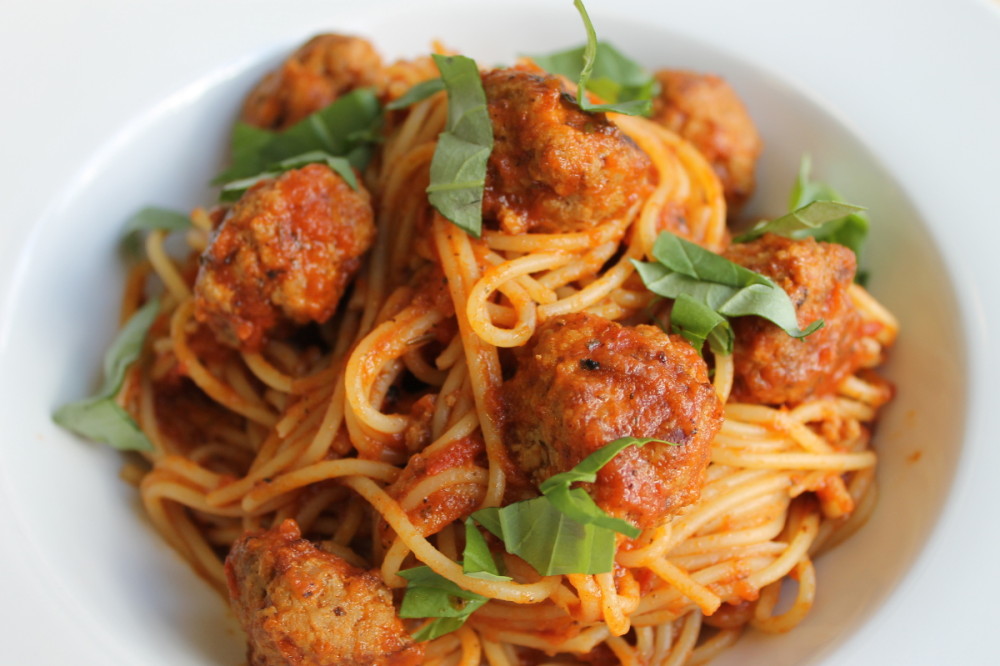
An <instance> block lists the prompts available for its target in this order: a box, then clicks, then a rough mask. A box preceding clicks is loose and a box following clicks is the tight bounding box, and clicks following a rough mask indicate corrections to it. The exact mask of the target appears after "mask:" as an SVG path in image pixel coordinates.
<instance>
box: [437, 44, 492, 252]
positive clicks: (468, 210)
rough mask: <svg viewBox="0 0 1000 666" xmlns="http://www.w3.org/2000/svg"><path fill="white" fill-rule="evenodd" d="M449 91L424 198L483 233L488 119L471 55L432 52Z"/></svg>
mask: <svg viewBox="0 0 1000 666" xmlns="http://www.w3.org/2000/svg"><path fill="white" fill-rule="evenodd" d="M434 62H435V64H436V65H437V67H438V70H439V71H440V72H441V78H442V80H443V81H444V85H445V88H446V89H447V91H448V124H447V126H446V128H445V131H444V132H441V134H440V136H438V142H437V148H436V149H435V150H434V158H433V159H432V160H431V173H430V185H428V187H427V198H428V200H429V201H430V202H431V205H433V206H434V208H436V209H437V210H438V212H439V213H441V214H442V215H443V216H445V217H446V218H448V219H449V220H451V221H452V222H453V223H455V225H456V226H458V227H459V228H461V229H464V230H465V231H467V232H468V233H470V234H472V235H473V236H475V237H476V238H479V236H480V235H481V234H482V226H483V189H484V188H485V187H486V162H487V161H488V160H489V157H490V153H491V152H492V151H493V123H492V122H491V121H490V114H489V111H488V110H487V108H486V92H485V91H484V90H483V81H482V79H481V78H480V76H479V68H478V67H477V66H476V61H475V60H472V59H471V58H466V57H465V56H442V55H438V54H434Z"/></svg>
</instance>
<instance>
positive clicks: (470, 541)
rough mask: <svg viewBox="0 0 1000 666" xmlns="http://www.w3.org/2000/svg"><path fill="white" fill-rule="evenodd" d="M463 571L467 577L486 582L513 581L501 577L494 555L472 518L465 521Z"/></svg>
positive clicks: (508, 577)
mask: <svg viewBox="0 0 1000 666" xmlns="http://www.w3.org/2000/svg"><path fill="white" fill-rule="evenodd" d="M462 571H463V572H464V573H465V575H467V576H473V577H475V578H482V579H484V580H513V579H512V578H511V577H510V576H501V575H500V567H498V566H497V563H496V561H495V560H494V559H493V553H492V552H490V547H489V545H488V544H487V543H486V539H485V537H483V533H482V532H480V531H479V529H478V528H477V527H476V524H475V523H474V522H473V521H472V519H471V518H466V519H465V550H464V551H462Z"/></svg>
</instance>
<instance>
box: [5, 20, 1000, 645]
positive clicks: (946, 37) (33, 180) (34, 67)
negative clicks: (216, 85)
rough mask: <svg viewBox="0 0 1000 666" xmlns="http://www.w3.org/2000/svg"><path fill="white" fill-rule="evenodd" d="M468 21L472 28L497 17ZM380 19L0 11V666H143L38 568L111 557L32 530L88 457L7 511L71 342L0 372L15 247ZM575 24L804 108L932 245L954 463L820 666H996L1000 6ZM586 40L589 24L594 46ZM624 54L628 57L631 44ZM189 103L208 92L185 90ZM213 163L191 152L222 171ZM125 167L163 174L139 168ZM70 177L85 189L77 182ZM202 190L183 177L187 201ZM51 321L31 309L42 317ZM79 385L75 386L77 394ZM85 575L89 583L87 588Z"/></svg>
mask: <svg viewBox="0 0 1000 666" xmlns="http://www.w3.org/2000/svg"><path fill="white" fill-rule="evenodd" d="M356 4H360V3H356ZM435 4H440V3H435ZM466 4H471V3H466ZM480 4H481V5H482V6H483V8H484V12H487V11H488V12H497V11H505V7H506V6H503V7H498V6H497V5H496V4H495V3H480ZM537 4H539V5H541V4H544V5H547V6H553V5H556V6H559V7H563V6H564V5H565V6H566V9H565V11H566V16H567V22H573V21H575V20H576V18H575V14H574V13H573V12H572V9H571V8H570V7H568V5H569V3H568V2H564V3H557V2H554V1H546V2H543V3H537ZM395 6H397V5H396V3H394V2H388V1H386V2H367V3H364V7H358V6H355V7H351V6H349V5H348V4H347V3H343V2H333V1H330V0H327V1H325V2H303V1H295V2H280V3H279V2H266V3H265V2H247V1H240V2H236V1H231V2H207V1H206V0H198V1H192V0H181V1H179V2H142V3H139V2H126V1H121V2H112V1H109V0H96V1H94V0H90V1H87V2H74V1H70V0H66V1H55V0H47V1H45V2H31V3H29V2H21V3H17V4H15V3H13V2H10V1H9V0H7V1H6V2H5V3H4V4H2V5H0V56H2V62H3V67H2V68H0V90H2V91H3V102H2V104H0V146H2V155H3V158H2V160H0V211H2V212H0V215H2V217H0V359H4V361H5V365H3V368H4V369H5V370H8V371H9V370H10V369H12V368H16V367H20V368H21V369H22V370H23V371H22V372H19V373H17V374H16V375H12V374H11V373H10V372H7V374H5V375H3V376H0V382H2V384H0V386H2V387H3V397H4V398H5V400H4V401H3V403H4V404H0V423H3V424H4V426H5V429H6V430H7V432H8V433H9V434H7V435H4V436H3V437H0V510H2V511H3V513H2V514H0V590H2V592H0V600H2V603H0V663H4V664H7V663H11V664H27V663H33V664H34V663H37V664H55V663H129V659H130V656H132V655H135V654H138V652H136V651H135V650H134V649H133V647H134V646H129V645H128V643H129V641H130V640H131V638H130V632H129V630H128V626H127V622H123V623H122V624H121V625H117V626H108V625H106V624H102V622H101V620H102V618H101V617H96V616H92V615H90V614H89V612H88V604H87V599H86V598H83V599H81V596H80V594H79V590H78V589H76V588H74V587H73V584H72V583H67V581H72V580H74V576H76V577H79V576H84V577H85V576H87V575H88V573H87V572H83V573H81V572H74V573H73V575H72V576H68V575H65V572H64V571H62V570H60V569H54V568H53V567H52V566H51V564H50V563H51V562H52V561H59V562H64V561H66V560H67V559H71V556H72V552H73V549H74V547H75V544H78V543H79V540H80V539H109V540H112V539H114V538H116V537H115V534H116V530H115V525H114V521H113V520H111V519H109V520H108V521H105V520H103V518H105V517H104V516H94V515H80V516H79V518H78V520H77V521H75V524H74V526H73V527H72V528H70V529H67V528H66V527H64V526H63V525H62V524H60V523H58V522H56V521H55V520H53V522H52V523H47V522H46V521H45V520H44V517H45V516H53V517H54V518H57V517H60V516H65V515H67V514H69V515H72V512H73V509H74V502H73V496H72V495H69V496H61V495H60V492H59V491H60V489H61V488H62V487H63V485H64V484H66V485H68V486H69V485H72V483H73V481H72V476H71V475H72V474H87V473H88V472H89V468H88V467H87V466H88V465H89V464H90V459H91V457H92V456H88V455H83V454H80V453H79V452H76V451H74V450H72V449H71V448H68V449H67V451H66V457H65V458H59V459H53V460H51V461H46V462H47V463H51V465H52V466H53V470H54V471H53V472H52V476H51V477H50V478H51V479H53V480H54V482H52V481H46V480H45V479H43V478H42V477H39V480H38V482H39V483H53V486H54V487H53V488H52V489H51V502H50V505H48V506H46V507H43V508H42V509H39V508H38V507H36V506H25V496H24V495H23V494H20V493H19V491H18V490H17V489H18V488H19V487H22V486H23V484H24V483H26V477H25V475H33V474H38V470H37V468H32V469H25V468H24V466H19V465H20V464H21V461H23V460H25V459H27V456H26V455H25V454H24V450H25V449H26V448H27V449H30V447H32V446H33V445H36V441H34V438H33V437H32V436H31V435H30V434H27V435H25V433H31V432H32V430H31V427H30V426H31V424H27V425H25V424H24V423H23V420H24V418H25V417H24V414H23V413H15V412H14V411H13V410H11V409H9V408H8V407H6V406H5V405H6V404H10V401H9V400H7V399H6V398H11V397H13V396H14V395H15V394H17V395H18V396H24V395H34V394H33V389H36V390H37V391H38V392H39V393H41V389H40V388H39V385H38V383H37V382H36V381H34V380H33V374H32V365H31V364H37V363H42V364H44V363H46V362H51V363H57V362H59V359H60V358H66V357H67V356H72V355H71V354H70V353H69V352H65V353H63V352H60V351H59V349H61V348H63V347H73V344H74V343H72V342H69V341H70V340H72V339H73V338H74V336H76V335H78V334H79V333H80V332H79V331H75V330H39V331H38V332H37V334H38V336H39V337H40V338H42V339H44V340H46V343H47V344H50V345H52V346H53V349H54V352H53V354H52V357H51V358H33V359H24V361H25V363H24V364H23V365H22V366H16V365H14V364H13V362H12V360H11V359H10V358H5V357H4V354H5V353H7V352H9V347H8V345H9V343H10V340H11V339H13V337H14V332H15V331H16V330H17V327H18V325H19V322H18V321H14V320H12V318H11V317H10V313H11V312H12V311H13V310H14V304H15V300H16V298H17V296H18V295H19V294H23V293H24V290H25V289H29V288H31V287H30V286H29V285H26V284H24V278H25V276H27V275H30V274H31V271H30V270H29V269H30V261H31V258H32V256H33V252H34V251H35V250H36V249H37V247H38V246H39V244H44V243H50V242H56V241H55V239H51V238H39V237H38V236H37V235H36V236H30V234H31V232H32V230H33V229H34V228H36V225H37V224H39V222H40V221H44V220H46V216H48V215H50V214H51V211H53V210H58V209H59V208H60V205H61V201H63V200H65V198H66V197H72V196H77V195H78V190H77V189H74V188H88V189H89V191H92V192H95V193H98V194H102V195H103V194H104V193H105V192H106V196H109V197H112V196H123V193H122V192H121V191H120V190H121V188H126V189H127V187H128V181H127V177H126V176H127V174H125V175H123V176H122V180H121V181H117V182H114V183H108V182H102V181H101V180H100V179H94V178H90V177H91V176H97V175H103V174H105V173H107V171H106V170H103V171H102V170H101V169H100V168H98V167H96V166H94V165H98V166H100V164H101V156H102V155H115V156H117V155H120V154H121V151H123V150H124V151H128V149H129V147H130V143H129V142H130V141H131V140H133V138H134V137H135V136H138V135H140V134H141V130H142V128H141V127H137V126H135V125H134V121H135V119H137V118H141V117H145V116H148V115H149V114H150V112H151V111H155V112H157V113H160V114H168V113H169V111H170V105H171V104H175V105H184V104H186V103H188V102H190V99H187V98H184V97H183V96H182V97H178V96H177V95H176V93H177V91H182V90H183V91H185V95H189V96H190V95H202V94H205V95H209V94H211V81H206V79H205V73H206V71H215V72H218V73H219V77H220V80H221V79H223V78H225V76H226V72H227V71H228V70H227V68H230V69H236V70H241V69H244V68H245V67H244V65H245V62H246V61H245V60H243V61H241V58H257V57H258V56H259V54H260V53H271V52H272V51H274V48H275V47H274V46H273V45H278V46H283V45H286V44H293V43H297V42H298V41H301V39H302V38H303V37H304V36H306V35H309V34H311V33H313V32H316V31H317V30H320V29H324V28H328V27H334V26H336V27H340V26H349V25H351V24H352V22H353V21H355V20H361V19H355V18H354V17H355V15H371V14H372V13H373V12H375V13H376V14H379V15H382V16H385V15H387V14H390V12H391V11H392V8H393V7H395ZM516 6H517V7H522V8H523V7H524V6H525V5H523V4H520V5H516ZM588 8H589V9H590V11H591V14H592V15H593V16H594V17H595V20H597V19H598V17H600V16H602V15H607V16H616V17H617V16H620V17H622V18H631V19H638V20H639V21H641V22H643V23H657V24H661V25H663V26H665V27H669V30H671V31H673V32H676V33H680V34H682V35H685V36H689V37H692V38H696V39H699V40H701V41H703V42H706V43H708V44H712V45H715V46H718V47H719V48H720V49H722V50H723V51H725V52H728V53H729V54H730V55H733V56H735V57H737V58H739V59H740V60H742V61H745V62H747V63H749V64H751V65H753V66H755V67H757V68H759V69H761V70H764V71H765V72H771V73H774V75H775V76H777V77H779V78H781V79H783V80H784V81H785V82H787V83H789V84H790V85H791V86H793V87H794V88H796V89H798V90H800V91H803V92H804V93H806V94H807V95H808V96H809V97H810V98H812V99H813V100H814V101H816V102H817V103H819V104H820V105H822V106H823V107H824V108H825V109H826V110H827V111H828V112H829V113H830V114H832V115H833V116H835V117H836V118H838V119H840V120H841V121H842V122H843V123H844V124H845V125H846V126H847V127H848V128H849V129H850V130H851V131H852V132H853V133H854V135H855V136H857V137H858V138H860V139H861V140H862V142H863V143H864V144H865V145H866V146H867V147H868V148H869V149H870V150H871V152H872V153H873V154H874V155H875V157H876V158H877V159H878V160H879V161H880V162H881V164H882V165H883V166H884V167H885V168H886V169H887V170H888V171H889V172H890V173H892V174H893V175H894V176H895V178H896V179H897V181H898V182H899V183H901V184H902V186H903V189H904V190H905V193H906V195H908V197H909V199H910V200H911V201H912V202H913V204H914V205H915V207H916V209H917V210H918V211H919V214H920V217H921V218H923V219H924V220H926V221H927V222H928V224H929V225H930V227H931V238H932V240H933V241H934V242H935V243H936V244H937V245H938V248H939V249H940V252H941V254H942V255H943V257H944V259H945V263H946V265H947V268H948V270H949V272H950V273H951V277H952V280H953V281H954V283H955V284H956V286H957V287H958V289H959V292H960V300H959V303H958V309H959V313H960V318H961V321H960V323H961V327H962V331H963V333H962V334H961V336H959V337H957V338H956V339H955V340H953V341H952V342H953V344H954V346H955V349H956V350H957V351H956V353H957V354H961V353H966V354H968V357H969V358H970V359H971V361H972V362H971V364H970V366H969V367H970V374H969V376H968V377H967V379H966V385H965V388H966V390H967V397H968V405H967V412H966V413H967V418H968V420H967V422H966V430H965V444H964V446H963V448H962V456H961V458H960V459H959V462H958V468H957V472H956V475H955V478H954V482H953V485H952V491H951V494H950V495H949V498H948V500H947V503H946V504H945V505H944V507H943V510H942V513H941V517H940V520H939V521H938V523H937V527H936V529H935V531H934V533H933V535H932V538H931V539H930V541H929V543H928V544H927V546H926V547H925V548H924V550H923V551H922V553H921V554H920V556H919V557H918V559H917V561H916V563H915V564H914V565H913V567H912V569H911V570H910V571H909V572H908V574H907V575H906V577H905V579H904V582H903V583H902V584H901V585H900V586H899V587H898V588H897V590H896V591H895V593H894V594H893V595H891V596H890V597H889V598H888V600H887V601H886V602H885V603H884V604H883V605H881V607H880V608H879V609H878V611H877V612H876V613H875V614H874V616H873V617H871V618H869V619H868V620H867V621H866V622H865V623H864V625H863V628H862V629H860V630H859V631H857V632H856V633H854V634H853V635H852V636H851V637H850V638H849V639H846V640H845V641H844V642H843V644H842V645H841V646H840V647H839V649H838V650H837V651H836V652H834V653H832V654H830V655H828V656H827V657H826V658H825V659H824V661H823V663H824V664H881V663H900V664H944V663H961V664H989V663H997V662H998V661H1000V658H998V657H997V654H996V652H995V649H994V647H993V646H994V645H995V638H994V634H995V633H996V631H997V626H998V620H1000V612H998V611H997V610H996V600H997V599H998V598H1000V575H998V574H997V573H996V557H997V555H996V554H997V552H998V550H1000V530H998V528H1000V524H998V523H1000V492H998V489H997V486H998V484H997V482H996V478H997V477H996V475H997V470H1000V438H998V437H997V436H996V434H995V432H994V431H991V430H989V429H987V426H988V425H989V421H991V419H990V417H992V416H993V412H994V411H996V409H997V407H1000V404H998V403H1000V401H998V399H997V396H998V395H1000V381H998V379H997V377H1000V361H998V355H997V351H996V350H995V348H994V347H993V346H991V344H990V343H992V344H993V345H996V344H997V343H1000V335H998V326H1000V297H998V295H997V294H998V289H1000V279H998V278H997V277H996V270H997V264H998V263H1000V262H998V261H997V260H996V248H997V246H998V241H1000V215H998V214H997V213H996V212H995V209H996V205H995V201H996V197H997V193H998V191H1000V187H998V182H1000V8H998V5H997V3H995V2H987V1H986V0H982V1H980V2H974V1H972V0H926V1H920V2H892V1H889V0H875V1H864V0H848V1H844V0H841V1H839V2H833V1H822V2H811V1H810V2H805V1H800V0H763V1H761V0H758V1H756V2H740V1H738V0H729V1H725V2H724V1H721V0H709V1H705V0H699V1H698V2H694V1H693V0H692V1H690V2H688V3H681V2H638V1H632V0H628V1H626V0H618V1H607V2H601V1H599V0H591V1H590V2H588ZM511 11H513V10H511ZM525 20H526V21H530V17H526V19H525ZM600 26H601V24H600V22H599V20H598V22H597V27H598V30H600ZM450 34H451V33H450V31H449V32H445V31H444V30H442V33H441V34H437V35H435V34H432V35H423V36H421V40H423V41H426V39H430V38H432V37H438V36H440V37H442V38H444V39H445V40H446V42H447V41H448V38H449V35H450ZM619 46H621V47H623V48H624V49H625V50H626V51H627V46H628V45H627V44H620V43H619ZM234 54H237V55H234ZM193 82H202V83H203V84H204V88H203V89H198V88H197V87H195V88H192V83H193ZM212 122H217V121H212ZM181 129H183V128H181ZM220 145H221V144H220ZM220 145H209V146H206V147H205V149H206V151H208V152H211V153H212V154H218V151H219V148H220ZM95 158H96V159H95ZM135 159H137V160H156V159H165V160H166V159H172V157H171V156H170V155H167V156H164V155H163V154H160V153H157V154H149V153H145V152H141V151H140V152H138V153H137V154H136V155H135ZM88 165H90V166H89V167H88ZM86 168H92V169H95V170H94V171H93V173H88V172H87V171H86ZM206 168H207V167H206ZM206 173H211V169H210V168H209V170H208V171H207V172H206ZM203 176H204V174H202V173H200V172H196V173H192V174H191V178H192V179H193V180H194V181H196V182H202V181H203V180H204V178H203ZM199 179H201V180H199ZM128 194H129V193H128V192H125V193H124V196H127V195H128ZM94 196H97V194H95V195H94ZM164 196H165V197H167V198H168V197H169V193H166V194H164ZM156 203H163V204H169V203H170V202H169V201H158V202H156ZM921 268H922V267H921V266H913V267H912V270H913V271H914V272H915V273H918V272H920V271H921ZM60 280H63V281H69V282H72V281H73V280H74V276H73V275H72V274H70V273H68V274H66V275H53V276H52V283H53V284H54V285H57V284H58V283H59V281H60ZM115 299H116V296H112V297H110V298H109V299H107V300H108V307H107V309H106V311H105V313H95V314H89V315H88V313H86V312H83V313H81V316H82V320H81V324H80V326H81V328H86V326H87V324H86V321H87V317H88V316H89V317H91V318H93V319H95V320H96V319H99V318H100V317H101V315H102V314H106V313H107V312H110V311H112V310H113V308H114V301H115ZM45 306H46V303H45V302H44V301H43V302H39V304H38V307H39V308H44V307H45ZM32 333H33V334H34V332H32ZM49 341H51V342H49ZM945 353H947V352H945ZM93 367H96V366H93ZM86 385H87V381H86V380H85V379H80V380H79V386H86ZM74 390H75V389H74ZM69 395H73V393H72V391H71V390H70V389H67V391H66V393H65V394H64V395H62V396H60V397H67V396H69ZM947 397H948V396H942V401H943V402H946V401H947ZM37 400H38V402H39V404H41V405H43V406H45V408H46V410H48V408H49V406H50V405H52V404H53V401H54V400H55V397H54V396H52V395H38V396H37ZM21 402H23V400H22V401H19V402H18V404H20V403H21ZM11 424H13V425H14V427H10V426H11ZM17 426H20V427H17ZM10 433H13V435H15V436H11V434H10ZM69 441H71V440H69ZM88 453H89V450H88ZM98 455H99V456H100V461H101V463H102V464H103V468H102V469H103V470H105V471H106V470H107V469H113V467H114V461H113V460H112V458H111V457H108V456H103V455H101V454H98ZM77 462H79V463H80V465H77ZM120 497H121V499H122V502H123V504H124V505H126V506H125V510H127V511H131V510H132V507H131V506H128V503H129V502H134V500H133V499H131V493H130V492H129V490H128V489H127V488H122V490H121V492H120ZM39 517H42V519H41V520H40V519H39ZM109 522H110V524H109ZM57 529H58V530H59V531H58V532H57V531H55V530H57ZM54 548H58V549H64V551H63V552H61V553H60V557H58V558H54V557H53V555H52V550H53V549H54ZM108 548H109V552H113V551H112V549H113V548H114V543H113V542H111V541H109V544H108ZM67 554H68V555H69V557H67ZM150 557H162V559H163V560H164V561H163V563H162V566H163V567H165V568H166V569H168V570H169V569H170V567H175V568H179V567H181V566H182V565H180V564H179V563H177V562H175V561H174V560H172V559H171V558H170V557H169V556H163V555H162V554H161V555H155V554H150ZM873 566H874V564H873ZM139 571H141V569H139V568H136V569H135V570H132V569H127V570H125V571H123V572H122V575H123V576H136V584H137V585H142V584H143V581H142V580H140V578H139V576H140V574H139V573H138V572H139ZM94 575H95V576H99V575H100V573H99V572H97V571H96V570H95V573H94ZM822 582H823V581H822V580H821V585H822ZM195 601H197V600H195ZM149 603H151V604H156V603H158V600H157V599H150V600H149ZM204 604H205V606H204V607H205V608H207V609H208V610H205V611H204V613H205V614H206V615H211V614H213V613H218V612H221V610H220V609H221V603H219V602H218V601H215V600H212V599H211V596H210V593H209V594H208V595H206V601H205V602H204ZM213 604H215V606H213ZM192 608H202V607H201V606H199V605H198V604H197V603H193V604H192V605H190V606H184V607H180V608H176V609H172V610H171V611H170V613H169V614H170V616H171V617H174V618H176V621H177V623H178V624H179V625H184V626H187V627H190V626H192V625H197V624H198V623H199V622H200V621H201V618H199V617H198V615H197V612H195V613H192V610H191V609H192ZM137 615H139V616H141V615H142V614H141V612H139V611H137ZM226 656H227V657H228V656H230V655H229V653H226ZM237 659H238V657H237ZM174 663H177V662H174Z"/></svg>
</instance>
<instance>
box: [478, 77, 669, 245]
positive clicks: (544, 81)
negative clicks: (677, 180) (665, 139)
mask: <svg viewBox="0 0 1000 666" xmlns="http://www.w3.org/2000/svg"><path fill="white" fill-rule="evenodd" d="M483 88H484V89H485V91H486V99H487V101H488V104H489V113H490V118H491V120H492V121H493V135H494V137H493V138H494V146H493V153H492V154H491V155H490V159H489V162H488V165H487V174H486V191H485V192H484V198H483V214H484V215H485V216H486V217H487V218H495V219H497V220H498V221H499V223H500V227H501V228H502V229H503V230H504V231H506V232H507V233H524V232H527V231H539V232H542V233H565V232H572V231H583V230H586V229H589V228H591V227H593V226H595V225H598V224H600V223H602V222H605V221H607V220H610V219H613V218H614V217H616V216H620V215H624V214H626V213H627V212H628V210H629V209H630V208H631V207H632V206H633V205H635V204H636V203H637V202H639V201H640V200H641V199H642V198H644V197H645V196H647V194H648V192H649V191H650V189H651V187H652V185H651V183H652V178H653V170H652V166H651V163H650V161H649V158H648V157H647V156H646V154H645V153H643V152H642V151H641V150H640V149H639V148H638V146H636V145H635V143H633V141H632V140H631V139H630V138H628V137H627V136H626V135H625V134H624V133H623V132H622V131H621V130H619V129H618V128H617V127H616V126H615V125H613V124H612V123H611V122H609V121H608V119H607V117H606V116H605V114H603V113H595V114H590V113H584V112H583V111H581V110H580V107H579V106H578V105H577V104H576V103H575V102H574V101H573V100H572V99H570V98H569V97H568V96H567V95H566V94H564V91H563V88H562V85H561V82H560V80H559V79H558V78H556V77H554V76H548V75H545V74H544V73H541V72H540V70H539V73H534V72H529V71H524V70H522V69H496V70H492V71H489V72H486V73H485V74H483Z"/></svg>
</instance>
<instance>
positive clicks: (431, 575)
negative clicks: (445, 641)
mask: <svg viewBox="0 0 1000 666" xmlns="http://www.w3.org/2000/svg"><path fill="white" fill-rule="evenodd" d="M399 575H400V576H401V577H402V578H405V579H406V580H407V581H408V583H407V586H406V593H405V594H404V595H403V603H402V605H401V606H400V608H399V617H402V618H425V617H429V618H435V619H434V620H433V621H432V622H429V623H428V624H426V625H424V626H423V627H421V628H420V629H419V630H418V631H416V632H414V634H413V640H415V641H418V642H420V641H430V640H434V639H435V638H437V637H439V636H443V635H445V634H447V633H450V632H452V631H455V630H456V629H458V628H459V627H461V626H462V625H463V624H465V621H466V620H467V619H469V616H470V615H472V614H473V613H474V612H476V611H477V610H479V609H480V608H481V607H482V606H483V604H485V603H486V602H487V601H489V599H487V598H486V597H484V596H482V595H481V594H476V593H475V592H469V591H468V590H463V589H462V588H461V587H459V586H458V585H456V584H455V583H453V582H451V581H450V580H448V579H447V578H445V577H444V576H442V575H440V574H438V573H435V572H434V570H433V569H431V568H430V567H428V566H420V567H414V568H412V569H404V570H403V571H400V572H399Z"/></svg>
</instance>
